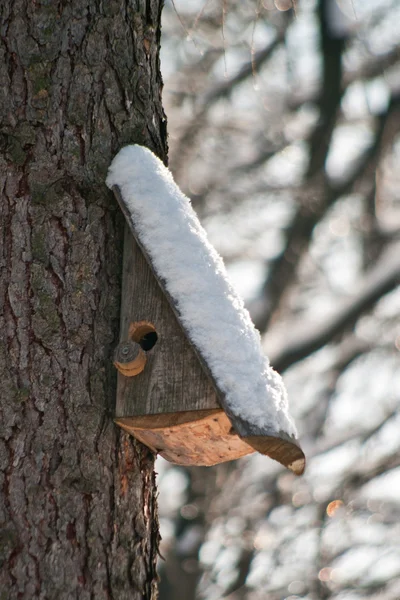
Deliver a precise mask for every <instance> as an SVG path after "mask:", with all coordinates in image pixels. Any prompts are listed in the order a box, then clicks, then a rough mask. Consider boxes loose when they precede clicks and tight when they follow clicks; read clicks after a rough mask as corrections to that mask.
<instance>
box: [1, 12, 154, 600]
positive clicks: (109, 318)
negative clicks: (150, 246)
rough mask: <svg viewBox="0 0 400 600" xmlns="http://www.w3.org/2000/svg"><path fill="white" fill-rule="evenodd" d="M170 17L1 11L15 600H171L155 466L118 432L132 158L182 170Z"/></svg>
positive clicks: (8, 459) (9, 554)
mask: <svg viewBox="0 0 400 600" xmlns="http://www.w3.org/2000/svg"><path fill="white" fill-rule="evenodd" d="M161 6H162V0H107V2H100V0H71V1H68V2H66V1H61V0H60V1H56V0H36V1H30V0H2V1H1V3H0V27H1V30H0V185H1V193H2V197H1V205H0V224H1V228H2V232H1V238H0V239H1V247H0V268H1V285H0V330H1V336H0V389H1V392H0V411H1V417H0V419H1V421H0V423H1V429H0V478H1V480H0V486H1V495H0V598H1V599H3V598H4V599H5V598H7V600H12V599H16V598H18V599H20V598H21V599H32V598H43V599H44V598H45V599H53V598H54V599H56V598H57V600H60V599H69V600H70V599H71V598H79V599H81V598H82V599H83V598H88V599H89V598H96V600H100V599H102V598H107V599H110V598H114V599H118V600H123V599H124V598H130V599H139V598H140V599H142V598H146V599H149V598H155V596H156V583H155V581H156V573H155V560H156V553H157V543H158V530H157V517H156V503H155V485H154V475H153V457H152V455H151V454H149V452H148V451H147V449H146V448H144V447H143V446H141V445H140V444H136V443H135V442H134V441H133V440H132V439H131V438H128V437H127V436H126V435H124V434H122V433H121V432H120V431H119V430H118V429H117V428H116V427H115V426H114V424H113V421H112V416H113V408H114V398H115V382H116V376H115V373H114V368H113V366H112V364H111V355H112V349H113V347H114V346H115V345H116V343H117V338H118V329H119V322H118V319H119V303H120V298H119V296H120V272H121V250H122V239H123V235H122V234H123V227H124V221H123V218H122V216H121V214H120V212H119V210H118V208H117V206H116V203H115V201H114V199H113V196H112V194H111V193H109V192H108V190H107V189H106V187H105V185H104V179H105V176H106V169H107V166H108V164H109V162H110V160H111V158H112V156H113V155H114V154H115V153H116V152H117V151H118V150H119V148H120V147H121V146H122V145H124V144H125V143H128V142H130V143H132V142H136V143H141V144H145V145H147V146H149V147H150V148H151V149H152V150H153V151H155V152H156V153H157V154H158V155H159V156H160V157H161V158H163V159H165V157H166V154H165V153H166V134H165V129H166V128H165V118H164V113H163V110H162V106H161V98H160V96H161V87H162V81H161V76H160V72H159V39H160V14H161Z"/></svg>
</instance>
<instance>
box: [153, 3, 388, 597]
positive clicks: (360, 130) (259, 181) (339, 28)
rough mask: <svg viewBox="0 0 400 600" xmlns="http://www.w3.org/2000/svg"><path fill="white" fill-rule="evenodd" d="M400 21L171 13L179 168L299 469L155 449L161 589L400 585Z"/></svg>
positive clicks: (204, 9) (235, 593) (323, 10)
mask: <svg viewBox="0 0 400 600" xmlns="http://www.w3.org/2000/svg"><path fill="white" fill-rule="evenodd" d="M282 8H289V10H287V11H282V10H279V9H282ZM399 23H400V3H399V2H398V1H397V0H374V1H372V0H299V1H298V2H296V5H295V6H294V7H293V6H291V4H290V2H289V3H287V2H284V0H279V2H278V0H275V2H273V0H263V2H261V1H256V0H251V1H250V0H247V1H245V0H229V2H228V1H227V0H209V1H206V0H199V1H194V0H193V1H191V2H185V1H184V0H179V1H178V0H175V3H171V2H168V3H167V5H166V7H165V9H164V23H163V43H162V67H163V73H164V81H165V91H164V105H165V109H166V113H167V115H168V118H169V134H170V167H171V169H172V171H173V173H174V175H175V177H176V179H177V181H178V183H179V185H180V186H181V187H182V188H183V189H184V191H185V192H186V193H187V194H188V195H189V196H190V197H191V198H192V199H193V205H194V207H195V209H196V210H197V212H198V214H199V215H200V218H201V219H202V222H203V225H204V226H205V228H206V229H207V231H208V234H209V238H210V240H211V242H212V243H213V244H214V245H215V246H216V247H217V249H218V250H219V252H220V253H221V254H222V255H223V256H224V259H225V262H226V265H227V267H228V270H229V272H230V275H231V277H232V279H233V281H234V282H235V284H236V286H237V287H238V289H239V291H240V292H241V293H242V295H243V296H244V298H245V300H246V302H247V306H248V309H249V311H250V313H251V315H252V317H253V320H254V322H255V324H256V326H257V327H258V328H259V330H260V332H261V335H262V336H263V344H264V347H265V351H266V353H267V354H268V355H269V356H270V359H271V362H272V364H273V366H274V367H275V368H276V369H277V370H278V371H280V372H281V373H283V376H284V379H285V382H286V385H287V388H288V392H289V398H290V403H291V412H292V414H293V415H294V416H295V418H296V422H297V425H298V428H299V433H300V439H301V440H302V445H303V449H304V450H305V452H306V455H307V457H308V466H307V471H306V474H305V475H304V476H303V477H301V478H299V479H296V478H295V477H294V476H293V475H292V474H291V473H288V472H285V471H284V470H283V469H282V468H281V467H280V466H279V465H278V464H275V463H273V461H270V460H268V459H266V458H265V457H262V456H258V455H253V456H251V457H247V458H244V459H242V460H240V461H236V462H235V463H229V464H225V465H220V466H218V467H214V468H211V469H198V468H197V469H182V468H178V467H174V466H172V465H169V464H167V463H165V462H164V461H159V462H158V471H159V486H160V512H161V523H162V534H163V538H164V541H163V546H162V549H161V550H162V553H163V555H164V557H165V561H160V572H161V577H162V580H161V600H172V599H173V600H176V599H178V598H179V599H180V600H191V599H195V598H198V599H200V598H201V599H205V600H218V599H219V598H223V597H224V598H228V599H229V600H258V599H260V600H261V599H263V600H264V599H266V598H268V600H275V599H276V600H283V599H284V598H285V599H286V600H298V599H300V598H302V599H303V598H304V599H307V600H319V599H323V598H332V599H335V600H356V599H361V598H362V599H365V598H371V599H375V598H379V599H380V600H398V599H399V598H400V552H399V541H398V540H399V539H400V537H399V536H400V453H399V449H400V437H399V434H398V432H399V426H400V417H399V391H400V356H399V350H400V328H399V321H398V315H399V308H400V291H399V289H396V285H397V284H398V283H399V280H400V245H399V244H400V236H399V225H400V194H399V189H400V186H399V184H400V179H399V178H400V175H399V172H400V169H399V167H400V135H399V132H400V127H399V125H400V111H399V100H400V52H399V41H400V30H399V26H398V24H399Z"/></svg>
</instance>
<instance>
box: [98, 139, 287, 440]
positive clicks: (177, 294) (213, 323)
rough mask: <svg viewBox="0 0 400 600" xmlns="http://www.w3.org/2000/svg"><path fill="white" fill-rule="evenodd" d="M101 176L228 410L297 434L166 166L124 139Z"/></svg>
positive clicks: (255, 336) (279, 384)
mask: <svg viewBox="0 0 400 600" xmlns="http://www.w3.org/2000/svg"><path fill="white" fill-rule="evenodd" d="M106 183H107V185H108V187H109V188H112V187H113V186H118V187H119V189H120V192H121V195H122V198H123V200H124V203H125V205H126V206H127V208H128V210H129V213H130V215H131V218H132V222H133V223H134V229H135V232H136V234H137V236H138V238H139V241H140V243H141V244H142V246H143V247H144V249H145V251H146V252H147V254H148V255H149V257H150V259H151V262H152V264H153V267H154V269H155V271H156V273H157V275H158V276H159V277H160V278H161V279H162V280H163V282H164V284H165V287H166V289H167V291H168V292H169V294H170V296H171V297H172V299H173V301H174V303H175V305H176V308H177V310H178V313H179V314H180V319H181V323H182V325H183V327H184V328H185V330H186V332H187V334H188V336H189V338H190V340H191V342H192V343H193V345H194V346H195V347H196V348H197V350H198V351H199V353H200V354H201V356H202V357H203V359H204V360H205V361H206V363H207V365H208V367H209V369H210V371H211V373H212V375H213V377H214V379H215V381H216V383H217V385H218V387H219V389H220V390H221V391H222V392H223V394H224V399H223V400H224V406H225V407H226V408H227V410H228V414H229V412H230V413H231V414H232V415H235V416H237V417H239V418H240V419H243V420H244V421H247V422H249V423H251V424H253V425H255V426H256V427H257V428H260V429H261V430H263V431H267V432H269V433H270V434H271V433H272V432H275V433H278V432H280V431H283V432H285V433H287V434H288V435H291V436H295V437H296V429H295V426H294V423H293V421H292V419H291V417H290V416H289V413H288V401H287V394H286V390H285V387H284V384H283V381H282V379H281V377H280V376H279V375H278V373H276V372H275V371H274V370H273V369H272V368H271V366H270V365H269V361H268V359H267V357H265V356H264V354H263V352H262V349H261V343H260V335H259V333H258V332H257V331H256V329H255V327H254V325H253V323H252V321H251V319H250V315H249V313H248V311H247V310H246V309H245V308H244V305H243V301H242V299H241V298H240V297H239V296H238V294H237V292H236V291H235V289H234V288H233V286H232V284H231V282H230V281H229V278H228V276H227V272H226V270H225V266H224V264H223V261H222V259H221V257H220V256H219V255H218V253H217V252H216V250H215V249H214V248H213V246H211V244H210V243H209V241H208V239H207V234H206V232H205V231H204V229H203V228H202V226H201V225H200V222H199V220H198V218H197V216H196V213H195V212H194V210H193V208H192V207H191V204H190V200H189V199H188V198H187V197H186V196H185V195H184V194H183V193H182V192H181V190H180V189H179V187H178V186H177V185H176V183H175V182H174V180H173V178H172V174H171V172H170V171H169V170H168V169H167V168H166V167H165V166H164V165H163V163H162V162H161V161H160V160H159V159H158V158H157V157H156V156H155V155H154V154H153V153H152V152H151V151H150V150H148V149H147V148H144V147H142V146H137V145H135V146H126V147H125V148H123V149H122V150H121V151H120V152H119V153H118V155H117V156H116V157H115V158H114V160H113V162H112V164H111V166H110V168H109V172H108V177H107V182H106ZM267 434H268V433H267Z"/></svg>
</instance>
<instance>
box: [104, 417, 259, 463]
mask: <svg viewBox="0 0 400 600" xmlns="http://www.w3.org/2000/svg"><path fill="white" fill-rule="evenodd" d="M116 423H117V424H118V425H120V426H121V427H122V428H123V429H125V431H128V432H129V433H131V434H132V435H134V436H135V437H136V438H137V439H138V440H140V441H141V442H143V444H146V446H148V447H149V448H151V449H152V450H153V451H154V452H158V453H159V454H161V456H163V457H164V458H165V459H166V460H169V461H170V462H173V463H176V464H179V465H185V466H207V467H209V466H212V465H215V464H219V463H222V462H226V461H228V460H235V459H237V458H240V457H241V456H245V455H246V454H251V453H252V452H254V449H253V448H252V447H251V446H249V445H248V444H247V443H246V442H245V441H244V440H242V439H241V438H240V437H239V436H238V435H237V434H236V433H235V431H234V430H233V429H232V425H231V422H230V420H229V419H228V417H227V416H226V414H225V413H224V411H223V410H222V409H213V410H199V411H195V412H194V411H186V412H181V413H169V414H160V415H147V416H143V417H130V418H123V419H116Z"/></svg>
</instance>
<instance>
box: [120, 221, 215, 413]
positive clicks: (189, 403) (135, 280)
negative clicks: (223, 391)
mask: <svg viewBox="0 0 400 600" xmlns="http://www.w3.org/2000/svg"><path fill="white" fill-rule="evenodd" d="M135 321H148V322H150V323H152V324H153V325H154V327H155V330H156V332H157V335H158V340H157V343H156V344H155V346H154V347H153V348H152V349H151V350H150V351H149V352H147V353H146V354H147V364H146V367H145V369H144V371H143V372H142V373H140V374H139V375H137V376H136V377H133V378H126V377H124V376H123V375H121V374H118V387H117V402H116V417H117V418H118V417H132V416H138V415H153V414H158V413H174V412H184V411H195V410H204V409H210V408H212V409H215V408H219V404H218V401H217V395H216V392H215V390H214V388H213V385H212V383H211V381H210V379H209V378H208V377H207V375H206V374H205V373H204V371H203V369H202V367H201V364H200V363H199V360H198V358H197V356H196V354H195V351H194V349H193V347H192V345H191V344H190V341H189V340H188V338H187V337H186V336H185V335H184V333H183V330H182V328H181V326H180V324H179V323H178V321H177V318H176V316H175V314H174V312H173V311H172V310H171V308H170V305H169V303H168V301H167V299H166V297H165V295H164V293H163V291H162V290H161V288H160V285H159V284H158V282H157V279H156V278H155V276H154V275H153V272H152V271H151V269H150V267H149V265H148V263H147V261H146V260H145V258H144V256H143V254H142V252H141V250H140V249H139V247H138V245H137V242H136V241H135V239H134V237H133V235H132V234H131V232H130V231H129V229H128V227H126V231H125V243H124V264H123V284H122V302H121V338H120V339H121V341H124V340H127V339H128V338H129V327H130V324H131V322H135Z"/></svg>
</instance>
